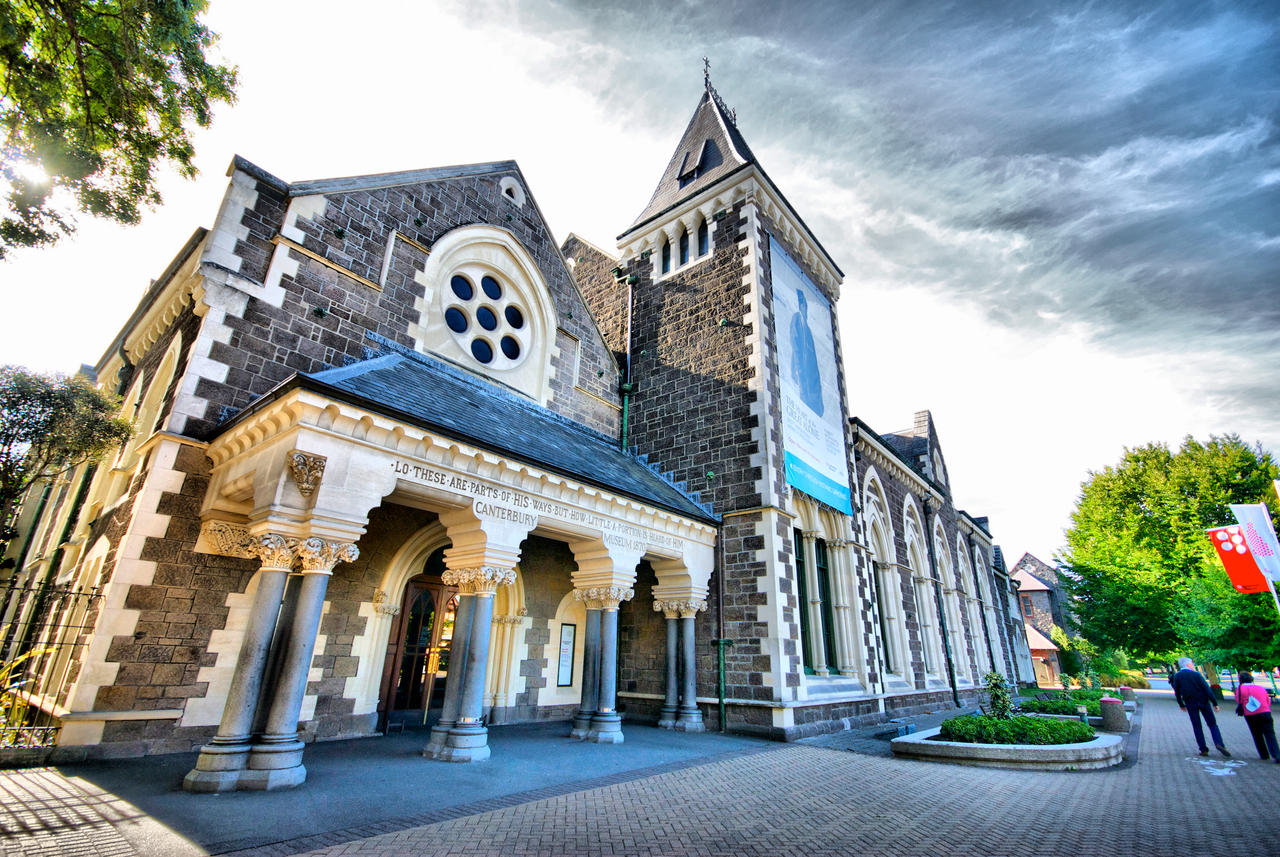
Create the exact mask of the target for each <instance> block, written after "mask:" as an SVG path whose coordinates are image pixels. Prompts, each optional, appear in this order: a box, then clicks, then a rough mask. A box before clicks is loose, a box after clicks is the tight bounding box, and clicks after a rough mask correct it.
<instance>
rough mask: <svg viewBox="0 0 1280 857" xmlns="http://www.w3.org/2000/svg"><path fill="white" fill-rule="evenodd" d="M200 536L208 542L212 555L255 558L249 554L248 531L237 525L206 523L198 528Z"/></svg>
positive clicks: (219, 522) (221, 522)
mask: <svg viewBox="0 0 1280 857" xmlns="http://www.w3.org/2000/svg"><path fill="white" fill-rule="evenodd" d="M200 534H201V535H203V536H204V537H205V539H206V541H208V542H209V545H210V546H211V547H212V548H213V552H214V553H217V554H221V555H222V556H238V557H250V556H255V554H252V553H250V552H249V539H250V536H249V530H248V529H246V528H245V527H242V526H240V525H239V524H232V523H228V522H227V521H207V522H205V524H204V526H202V527H201V528H200Z"/></svg>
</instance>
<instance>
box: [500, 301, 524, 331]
mask: <svg viewBox="0 0 1280 857" xmlns="http://www.w3.org/2000/svg"><path fill="white" fill-rule="evenodd" d="M502 312H503V315H505V316H506V317H507V324H509V325H511V326H512V327H514V328H515V329H516V330H519V329H520V328H522V327H524V314H523V313H521V312H520V310H519V308H517V307H513V306H509V307H507V308H506V309H505V310H503V311H502Z"/></svg>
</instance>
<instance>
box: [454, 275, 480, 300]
mask: <svg viewBox="0 0 1280 857" xmlns="http://www.w3.org/2000/svg"><path fill="white" fill-rule="evenodd" d="M449 286H450V288H452V289H453V293H454V294H455V295H457V296H458V298H459V299H460V300H464V301H469V300H471V296H472V295H474V294H475V293H476V290H475V289H473V288H472V287H471V281H470V280H468V279H467V278H466V277H464V276H462V275H461V274H454V276H453V279H452V280H450V281H449Z"/></svg>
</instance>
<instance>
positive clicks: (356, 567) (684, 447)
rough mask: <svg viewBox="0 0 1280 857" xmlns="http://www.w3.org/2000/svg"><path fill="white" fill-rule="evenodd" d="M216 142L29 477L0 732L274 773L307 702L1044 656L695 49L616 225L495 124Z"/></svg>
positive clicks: (690, 685) (580, 725)
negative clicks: (846, 326) (316, 148)
mask: <svg viewBox="0 0 1280 857" xmlns="http://www.w3.org/2000/svg"><path fill="white" fill-rule="evenodd" d="M228 175H229V177H230V180H229V183H228V186H227V191H226V195H225V197H224V199H223V202H222V205H221V208H220V209H219V210H218V212H217V213H216V217H214V219H213V222H212V226H211V227H210V228H208V229H205V228H200V229H197V230H196V231H195V232H194V234H192V236H191V238H190V239H189V240H188V241H187V243H186V245H185V246H183V247H182V248H181V249H180V250H179V251H178V253H177V255H176V256H175V257H174V258H173V261H172V262H171V263H170V265H169V266H168V268H167V269H165V271H164V272H163V273H161V274H160V276H159V277H158V278H157V279H156V280H155V281H154V283H152V285H151V286H150V288H149V289H147V291H146V293H145V295H144V296H143V298H142V300H141V302H140V303H139V304H138V306H137V308H136V309H135V310H134V311H133V313H132V315H130V316H129V317H128V319H127V320H126V321H125V323H124V326H123V327H122V328H121V329H120V331H119V333H118V334H117V335H116V336H115V338H114V339H113V340H111V341H110V342H109V343H107V344H106V348H105V351H104V352H103V356H102V358H101V359H100V360H99V361H98V362H97V363H96V364H95V365H94V366H92V367H87V368H86V371H90V370H91V373H92V376H93V377H94V378H95V379H96V382H97V383H98V384H99V385H100V386H102V387H103V388H105V389H108V390H110V391H111V392H113V393H117V394H119V395H120V397H121V399H122V402H123V413H124V414H125V415H126V416H128V417H129V418H130V419H132V420H133V421H134V425H135V427H136V433H135V435H134V436H133V438H132V439H131V440H130V441H129V442H128V443H126V444H125V445H124V446H123V448H121V449H120V450H119V451H118V452H117V453H116V454H114V455H112V456H110V457H108V458H106V459H104V460H103V461H101V462H99V463H98V464H96V465H93V466H85V467H80V468H78V469H75V470H72V471H69V472H64V473H60V474H58V475H57V476H56V477H55V478H53V479H51V480H48V481H46V482H43V483H41V484H39V485H37V486H35V487H34V488H33V489H32V490H31V492H30V493H29V496H28V497H27V499H26V501H25V503H24V505H23V507H22V510H21V514H20V518H19V520H18V522H17V528H18V531H19V536H18V537H17V538H15V539H13V540H12V541H11V543H10V545H9V547H8V554H7V556H8V559H9V560H11V567H10V570H9V571H6V572H4V574H5V575H8V579H7V580H6V581H4V582H3V583H2V584H0V585H3V587H4V589H3V597H4V602H3V611H4V612H3V617H2V618H3V626H0V627H2V629H3V633H4V639H3V645H4V646H5V652H4V658H5V660H12V659H14V658H16V657H18V656H20V655H22V654H24V653H28V652H30V653H32V654H31V655H30V657H29V658H28V660H27V661H25V662H24V664H23V669H25V670H26V675H27V677H28V678H27V681H26V683H25V684H23V685H22V687H21V689H20V690H18V691H16V696H15V698H18V699H20V700H21V703H22V705H23V706H24V707H25V708H26V721H25V722H26V723H27V724H28V733H26V734H25V737H24V738H23V739H22V741H21V742H19V743H29V744H38V743H39V742H40V741H42V740H43V741H45V742H52V743H56V745H57V748H58V749H57V753H58V754H60V755H61V756H62V757H64V758H82V757H86V756H87V757H89V758H95V757H118V756H131V755H143V754H152V753H169V752H179V751H181V752H188V751H191V750H193V749H198V750H199V758H198V761H197V762H196V764H195V766H194V768H193V769H192V770H191V772H190V773H189V774H188V775H187V777H186V781H185V785H186V788H188V789H190V790H194V791H224V790H230V789H237V788H240V789H272V788H280V787H286V786H293V785H297V784H299V783H301V782H303V780H304V779H305V776H306V774H305V766H304V755H305V745H306V744H307V743H308V742H310V741H315V740H330V739H339V738H356V737H362V736H374V735H378V734H382V733H385V732H386V731H388V730H399V729H405V728H410V727H419V728H422V730H423V731H422V736H423V753H424V755H425V756H426V757H427V758H428V759H434V760H444V761H453V762H474V761H479V760H483V759H485V758H487V757H488V755H489V746H488V742H487V734H488V730H489V729H493V728H498V727H500V726H502V725H505V724H513V723H522V722H530V721H541V720H557V721H563V722H564V723H565V729H566V734H569V733H571V734H572V735H573V736H575V737H578V738H581V739H582V740H585V741H594V742H599V743H617V742H621V741H622V740H623V739H624V736H625V733H626V730H627V727H628V724H631V723H640V724H656V725H658V726H661V727H664V728H667V729H673V730H686V731H696V730H703V729H716V728H721V727H722V726H723V727H724V728H726V729H728V730H730V731H734V732H743V733H749V734H755V735H760V736H765V737H770V738H775V739H779V740H793V739H796V738H800V737H804V736H807V735H814V734H818V733H822V732H828V731H833V730H838V729H841V728H845V727H847V726H850V725H861V724H866V723H873V722H878V721H882V720H884V719H887V718H889V717H893V716H895V715H902V714H908V713H913V712H920V711H925V710H932V709H937V708H940V707H946V706H952V705H958V704H972V703H974V702H976V701H977V697H978V692H979V690H980V688H981V686H982V683H983V676H984V675H985V674H986V673H988V672H990V671H996V672H1000V673H1003V674H1005V675H1006V676H1007V677H1008V678H1009V680H1010V681H1020V682H1024V683H1025V682H1030V681H1034V675H1029V674H1028V673H1029V664H1030V661H1029V655H1028V653H1027V651H1026V637H1025V634H1024V633H1023V629H1022V617H1021V614H1020V610H1019V607H1018V602H1017V598H1016V590H1015V589H1013V588H1012V585H1011V582H1010V577H1009V573H1008V570H1007V569H1006V567H1005V565H1004V562H1003V559H1002V558H1001V556H1000V552H999V548H998V547H997V546H996V545H995V544H994V542H993V538H992V533H991V529H990V527H989V526H988V522H987V519H986V518H984V517H975V516H973V515H970V514H969V513H967V512H965V511H963V510H960V509H957V508H956V507H955V505H954V503H953V501H952V486H951V483H950V479H949V476H948V473H947V467H946V459H945V456H944V454H943V451H942V447H941V445H940V444H939V441H938V434H937V432H936V430H935V427H934V424H933V421H932V418H931V417H930V415H929V412H928V411H922V412H920V413H918V414H916V415H915V417H914V421H913V422H912V424H911V426H910V427H909V428H907V429H904V430H901V431H894V432H886V431H878V430H874V429H872V428H871V427H870V426H868V425H867V424H866V423H864V422H862V421H861V420H859V419H857V418H850V417H849V416H848V415H849V414H850V413H851V412H852V410H851V406H856V405H857V398H858V391H859V382H858V378H857V377H855V376H846V375H845V372H844V367H845V363H844V360H843V359H842V351H841V335H840V330H839V329H838V324H837V314H836V312H835V306H836V302H837V301H838V300H840V299H841V288H842V282H843V280H844V274H843V273H842V272H841V270H840V269H839V268H838V267H837V266H836V264H835V262H834V261H833V260H832V257H831V255H830V254H829V253H828V252H827V250H826V249H825V248H824V247H823V245H822V244H821V243H820V242H819V240H818V238H817V237H816V236H815V235H814V234H813V233H812V232H811V231H810V229H809V228H808V226H806V224H805V221H804V220H803V218H802V216H801V214H800V213H799V212H797V211H796V210H794V209H793V208H792V206H791V204H790V203H789V202H788V201H787V199H786V197H785V196H784V195H783V193H782V190H781V189H780V188H779V187H778V186H776V185H775V184H774V183H773V181H772V180H771V179H770V177H769V175H768V173H766V172H765V170H764V167H763V165H762V164H761V163H760V162H759V161H758V160H757V159H756V157H755V155H754V154H753V153H752V151H751V149H750V147H749V146H748V145H747V143H746V141H745V139H744V138H743V136H742V134H741V132H740V131H739V128H738V124H737V118H736V116H735V115H734V113H733V111H731V110H729V109H728V108H727V107H726V106H725V104H724V102H723V101H722V100H721V99H720V97H719V95H718V94H717V93H716V92H715V90H714V88H712V87H711V85H710V83H709V82H708V83H707V85H706V88H705V91H704V92H703V93H702V96H701V98H700V100H699V101H698V104H697V107H696V109H695V110H694V113H693V116H692V118H691V119H690V121H689V123H688V126H687V128H686V130H685V132H684V135H683V136H682V137H681V139H680V140H679V141H678V144H677V145H676V147H675V151H674V152H673V154H672V156H671V160H670V162H669V164H668V165H667V167H666V170H665V171H664V172H663V174H662V175H661V177H660V179H659V181H658V183H657V187H656V189H655V190H654V193H653V196H652V198H651V199H650V200H649V201H648V203H647V204H646V205H644V206H643V209H642V210H641V212H640V214H639V216H638V217H637V218H636V219H635V221H634V222H633V223H631V224H630V225H626V226H625V228H623V229H622V232H621V234H620V235H619V236H618V240H617V246H616V247H615V248H613V249H611V250H606V249H602V248H598V247H595V246H593V245H592V244H590V243H588V242H586V241H584V240H582V239H580V238H578V237H576V236H574V235H570V236H569V237H568V238H567V240H565V241H564V242H563V243H559V242H557V241H556V240H555V238H554V237H553V236H552V234H551V232H550V230H549V229H548V227H547V224H546V222H545V221H544V219H543V217H542V214H541V212H540V210H539V208H538V205H537V202H536V201H535V198H534V195H533V190H534V189H532V188H530V187H529V186H528V185H527V184H526V182H525V179H524V176H523V175H522V173H521V171H520V168H519V167H518V166H517V165H516V164H515V163H514V162H510V161H504V162H499V163H488V164H473V165H468V166H455V167H441V168H429V169H421V170H414V171H409V172H402V173H389V174H382V175H367V176H357V177H350V178H336V179H321V180H317V181H297V182H290V181H286V180H284V179H281V178H278V177H277V176H275V175H273V174H271V173H269V172H267V171H266V170H264V169H262V168H260V167H258V166H256V165H254V164H252V163H250V162H249V161H246V160H244V159H242V158H239V157H237V158H236V159H235V160H234V161H233V163H232V164H231V167H230V169H229V172H228ZM640 202H641V201H640V200H637V203H640ZM844 299H845V300H846V301H848V300H850V299H851V296H845V298H844ZM105 340H106V336H105V335H104V341H105ZM904 421H905V420H904ZM428 727H429V728H428ZM423 764H431V762H430V761H427V760H426V759H424V761H423Z"/></svg>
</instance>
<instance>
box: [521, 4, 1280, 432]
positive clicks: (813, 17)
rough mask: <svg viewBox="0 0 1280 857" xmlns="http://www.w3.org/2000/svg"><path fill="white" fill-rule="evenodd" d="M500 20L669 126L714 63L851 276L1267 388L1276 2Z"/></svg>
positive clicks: (1245, 391) (1278, 46)
mask: <svg viewBox="0 0 1280 857" xmlns="http://www.w3.org/2000/svg"><path fill="white" fill-rule="evenodd" d="M503 11H504V14H508V15H514V16H516V18H517V20H518V22H519V25H520V26H521V27H526V28H528V29H531V30H535V31H540V32H541V33H542V34H543V35H544V36H547V37H549V38H551V39H553V40H554V41H555V42H556V43H557V44H559V45H562V46H563V50H562V51H561V52H560V53H559V54H558V55H556V56H555V57H554V59H553V60H550V61H548V64H547V71H548V73H555V74H559V75H567V76H569V77H572V78H577V79H578V80H579V81H580V82H581V84H582V86H583V88H584V90H587V91H591V92H595V93H598V97H600V98H601V99H603V100H605V101H606V102H607V103H610V104H614V105H617V107H618V109H619V110H624V111H625V112H626V116H627V121H628V122H629V123H642V124H646V125H649V126H653V127H657V128H659V129H661V130H663V131H664V132H666V133H669V134H670V135H671V136H672V137H673V138H674V136H675V135H677V134H678V133H679V130H680V129H681V128H682V127H683V124H684V122H685V121H686V120H687V117H688V112H689V110H690V109H691V108H692V105H693V101H694V99H696V97H697V95H698V86H699V84H700V80H699V64H698V57H699V56H701V55H702V54H704V53H705V54H707V55H709V56H710V57H711V58H712V62H713V68H712V75H713V80H714V81H716V82H717V83H718V85H719V87H720V89H721V93H722V94H723V95H724V96H725V98H726V99H727V100H728V101H729V102H730V103H732V104H734V105H735V106H736V107H737V109H738V113H739V118H740V125H741V126H742V128H743V131H744V133H745V134H746V136H747V138H748V140H750V141H751V144H752V146H753V147H754V148H755V150H756V153H757V155H759V156H760V158H761V160H762V162H763V163H764V165H765V167H766V169H768V170H769V171H770V173H771V174H773V176H774V177H775V179H778V180H779V182H780V184H782V186H783V188H784V189H785V190H787V192H788V194H789V196H790V197H791V199H792V202H793V203H794V204H795V205H796V206H797V208H799V209H800V210H801V211H802V212H804V215H805V217H806V219H807V220H808V221H809V222H810V224H811V225H812V226H813V227H814V229H815V231H816V233H817V234H818V235H819V236H820V238H821V239H822V240H823V242H824V244H826V246H827V247H828V249H829V250H830V251H831V252H832V253H833V255H834V256H835V257H836V259H837V261H838V262H839V263H840V264H841V266H842V267H843V268H844V270H845V271H846V272H847V274H848V279H849V282H850V283H851V284H854V285H856V284H857V283H858V282H859V281H861V282H867V283H871V284H875V285H877V286H892V285H894V284H901V285H908V286H916V287H921V286H922V287H925V288H930V289H935V290H939V291H945V292H946V293H947V294H948V295H951V296H953V297H961V298H964V299H967V300H970V301H972V302H974V303H975V304H977V305H979V306H981V307H983V308H984V310H985V311H986V312H987V313H988V314H989V316H990V317H991V318H992V319H993V320H995V321H997V322H998V323H1001V324H1005V325H1010V326H1015V327H1019V328H1028V327H1030V328H1034V327H1037V326H1047V325H1054V324H1059V323H1063V322H1068V323H1084V324H1086V325H1088V328H1089V330H1091V331H1092V335H1093V336H1094V338H1095V339H1096V340H1097V341H1098V342H1099V343H1102V344H1105V345H1106V346H1107V347H1109V348H1113V349H1117V350H1137V351H1143V352H1160V351H1171V352H1176V353H1183V354H1192V353H1197V354H1209V355H1212V354H1219V353H1221V354H1230V353H1232V352H1233V351H1236V350H1239V349H1243V351H1241V352H1240V354H1242V355H1243V356H1244V357H1245V358H1247V359H1246V361H1245V362H1244V363H1236V364H1234V365H1235V368H1236V370H1237V371H1236V372H1235V373H1234V376H1235V377H1242V376H1241V373H1240V371H1239V370H1240V369H1241V368H1245V369H1249V370H1252V371H1253V375H1252V377H1250V378H1249V380H1248V381H1247V382H1245V381H1240V382H1235V381H1232V380H1226V381H1222V380H1219V381H1218V382H1217V383H1215V384H1214V391H1213V395H1214V396H1216V397H1218V400H1220V401H1222V402H1223V403H1224V406H1227V407H1232V408H1234V409H1236V411H1237V412H1248V411H1250V410H1256V409H1257V408H1258V405H1257V404H1256V403H1257V402H1258V401H1262V402H1264V403H1265V407H1267V408H1268V409H1269V403H1270V402H1271V401H1274V400H1275V399H1276V398H1277V396H1280V373H1277V371H1276V369H1275V368H1274V367H1276V366H1277V365H1280V363H1278V359H1280V340H1278V339H1277V336H1276V335H1275V334H1276V331H1278V330H1280V216H1278V212H1280V127H1277V122H1280V109H1278V108H1280V35H1278V30H1277V28H1278V27H1280V7H1278V6H1277V4H1274V3H1258V4H1227V3H1195V2H1182V0H1178V2H1167V3H1162V4H1150V3H1134V4H1130V5H1127V6H1126V5H1124V4H1120V3H1097V4H1081V5H1076V6H1066V5H1064V4H1060V3H1047V2H1046V3H1034V2H1016V3H1007V4H999V3H987V2H983V3H964V4H960V3H952V4H946V3H937V2H921V3H914V4H911V3H906V4H904V3H880V4H871V5H867V4H848V3H844V2H839V3H808V4H797V3H776V2H768V3H741V4H724V3H715V4H708V3H658V2H650V3H645V2H639V3H628V4H626V6H625V8H615V7H614V6H612V5H608V4H600V3H589V2H581V3H572V2H565V3H552V2H542V3H537V2H534V3H532V4H531V3H527V2H524V3H520V4H518V5H516V6H514V7H513V8H505V9H504V10H503ZM771 156H772V157H771ZM660 168H661V165H656V166H655V177H656V171H657V170H658V169H660ZM788 180H790V181H788ZM1211 362H1212V361H1210V362H1209V363H1203V364H1201V365H1199V366H1198V367H1196V366H1190V365H1189V367H1188V369H1189V371H1191V372H1192V374H1195V371H1193V370H1197V369H1198V371H1199V372H1200V374H1201V375H1208V374H1209V373H1210V372H1211V371H1213V367H1212V366H1211V365H1210V363H1211ZM1219 368H1220V367H1219ZM1259 397H1261V398H1259Z"/></svg>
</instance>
